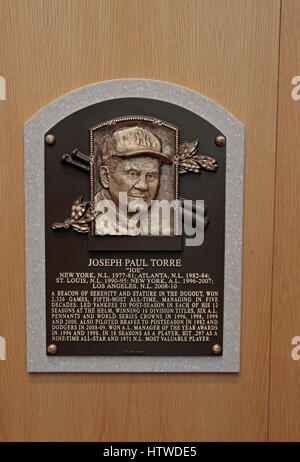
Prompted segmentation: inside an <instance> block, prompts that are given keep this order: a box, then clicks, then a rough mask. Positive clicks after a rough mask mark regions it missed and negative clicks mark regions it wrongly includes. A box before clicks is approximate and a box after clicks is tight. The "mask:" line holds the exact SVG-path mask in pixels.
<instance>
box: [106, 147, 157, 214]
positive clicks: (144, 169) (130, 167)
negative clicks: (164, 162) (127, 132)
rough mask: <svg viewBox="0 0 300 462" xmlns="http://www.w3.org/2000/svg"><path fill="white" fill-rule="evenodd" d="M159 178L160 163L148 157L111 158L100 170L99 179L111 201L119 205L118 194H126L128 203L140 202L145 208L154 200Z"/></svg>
mask: <svg viewBox="0 0 300 462" xmlns="http://www.w3.org/2000/svg"><path fill="white" fill-rule="evenodd" d="M159 178H160V161H159V160H158V159H156V158H154V157H150V156H149V155H148V156H147V155H141V156H138V157H131V158H121V157H118V158H116V157H115V158H112V159H110V160H109V161H108V162H107V164H105V165H103V166H102V167H101V168H100V179H101V183H102V185H103V187H104V188H106V189H108V191H109V195H110V196H111V199H112V200H113V201H114V203H115V204H116V205H119V193H120V192H125V193H127V203H128V206H129V205H130V202H133V201H138V200H142V201H144V202H145V203H146V205H147V207H148V208H149V207H150V206H151V200H153V199H155V197H156V194H157V191H158V187H159Z"/></svg>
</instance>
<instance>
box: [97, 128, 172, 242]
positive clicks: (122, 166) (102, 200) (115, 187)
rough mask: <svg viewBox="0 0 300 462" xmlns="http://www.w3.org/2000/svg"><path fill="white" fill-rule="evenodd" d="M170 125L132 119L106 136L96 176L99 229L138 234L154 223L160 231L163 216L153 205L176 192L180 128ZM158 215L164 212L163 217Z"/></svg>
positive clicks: (154, 228) (153, 227) (99, 149)
mask: <svg viewBox="0 0 300 462" xmlns="http://www.w3.org/2000/svg"><path fill="white" fill-rule="evenodd" d="M122 125H123V126H122ZM128 125H129V126H128ZM167 130H168V131H167ZM167 130H166V129H165V128H164V127H155V126H154V128H152V127H151V124H150V123H148V124H145V123H144V124H142V123H134V122H131V123H130V124H126V123H124V124H121V126H120V124H118V126H117V127H116V128H115V130H111V129H110V132H111V133H110V134H108V135H107V136H106V137H105V136H102V137H101V142H98V144H97V156H98V160H97V163H96V166H95V169H94V176H95V177H96V175H97V176H98V178H97V177H96V178H95V180H96V181H95V182H99V183H98V185H99V188H98V190H97V192H96V193H95V195H94V208H95V210H97V211H100V212H101V213H99V215H98V216H97V218H96V220H95V225H94V234H95V235H107V234H109V235H128V236H136V235H139V234H149V231H150V228H151V231H152V232H153V233H154V234H160V233H161V228H162V225H161V221H160V220H161V218H159V215H155V214H153V211H154V210H151V209H152V208H153V209H154V208H155V207H156V204H157V201H158V200H168V201H171V200H173V199H174V198H175V189H174V165H173V158H174V149H175V145H174V146H172V142H174V133H170V130H169V129H167ZM159 135H161V136H159ZM98 140H99V137H98ZM164 148H165V149H164ZM150 211H151V212H152V213H151V214H150V213H149V212H150ZM150 215H151V216H150ZM153 216H156V220H157V217H158V222H157V223H155V220H154V219H153ZM151 220H152V221H151Z"/></svg>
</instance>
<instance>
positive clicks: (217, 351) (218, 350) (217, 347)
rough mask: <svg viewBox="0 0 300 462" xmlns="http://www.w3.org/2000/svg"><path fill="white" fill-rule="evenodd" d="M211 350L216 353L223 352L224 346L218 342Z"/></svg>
mask: <svg viewBox="0 0 300 462" xmlns="http://www.w3.org/2000/svg"><path fill="white" fill-rule="evenodd" d="M211 351H212V352H213V354H214V355H219V354H220V353H221V352H222V347H221V345H219V344H218V343H215V344H214V345H213V346H212V349H211Z"/></svg>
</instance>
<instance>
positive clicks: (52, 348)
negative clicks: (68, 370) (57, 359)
mask: <svg viewBox="0 0 300 462" xmlns="http://www.w3.org/2000/svg"><path fill="white" fill-rule="evenodd" d="M47 352H48V353H49V355H55V354H56V353H57V345H54V343H51V345H48V348H47Z"/></svg>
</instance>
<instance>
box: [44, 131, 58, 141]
mask: <svg viewBox="0 0 300 462" xmlns="http://www.w3.org/2000/svg"><path fill="white" fill-rule="evenodd" d="M45 141H46V143H47V144H54V143H55V141H56V139H55V135H53V134H52V133H49V134H48V135H46V136H45Z"/></svg>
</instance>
